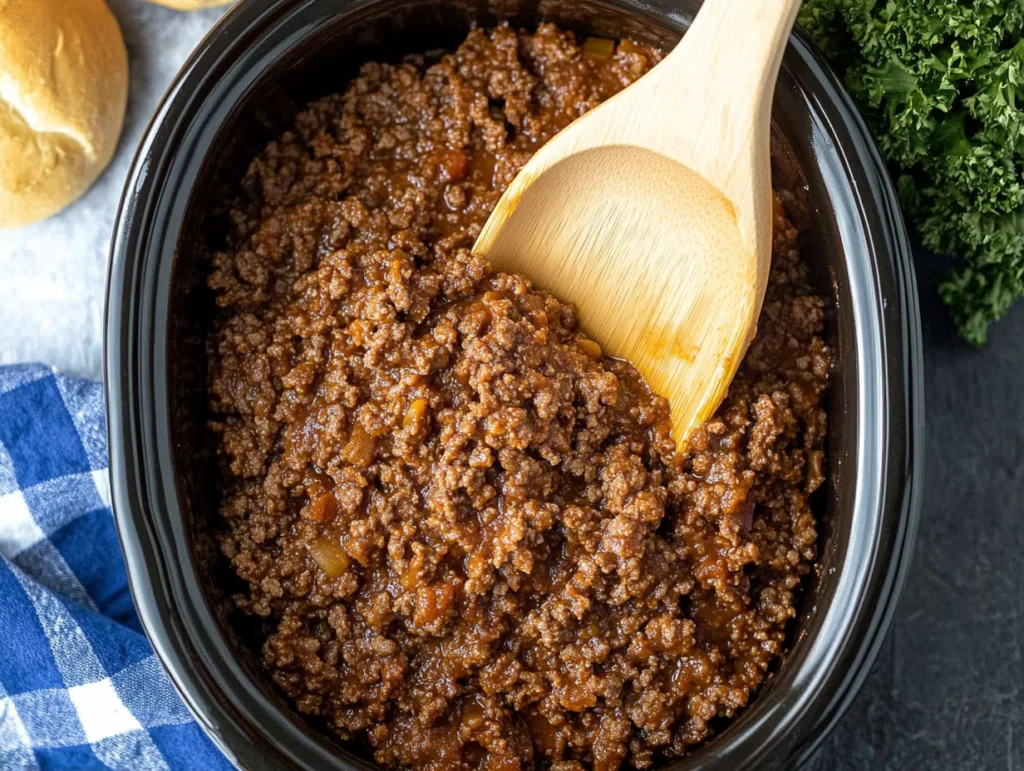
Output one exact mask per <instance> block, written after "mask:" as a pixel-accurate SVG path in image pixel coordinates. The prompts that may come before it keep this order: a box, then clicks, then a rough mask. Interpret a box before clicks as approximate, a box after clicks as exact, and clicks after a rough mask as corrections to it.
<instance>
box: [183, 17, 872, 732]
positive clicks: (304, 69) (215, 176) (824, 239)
mask: <svg viewBox="0 0 1024 771" xmlns="http://www.w3.org/2000/svg"><path fill="white" fill-rule="evenodd" d="M320 1H321V2H325V3H327V4H330V0H320ZM296 4H297V3H296ZM334 4H335V5H337V6H338V14H337V15H336V16H335V17H334V19H333V21H332V22H331V23H329V24H327V25H324V26H321V27H319V28H318V29H316V31H315V32H313V33H312V34H311V35H309V36H308V37H306V38H305V39H304V40H303V41H302V42H301V43H299V44H296V45H295V46H293V47H292V48H290V50H288V51H286V52H284V54H283V55H282V56H281V57H280V59H279V60H278V61H277V62H276V63H275V65H274V66H273V67H272V68H271V69H270V70H269V71H268V72H267V74H266V75H265V76H263V77H262V78H260V79H259V80H258V81H257V82H256V83H255V84H254V85H253V86H252V87H251V88H250V89H249V90H248V91H247V92H246V94H245V95H244V97H243V98H242V100H241V101H240V102H239V104H238V105H237V106H236V107H235V108H234V109H233V111H232V112H231V113H230V114H229V115H228V117H227V119H226V120H225V121H224V122H223V124H222V125H221V126H220V127H219V128H218V129H217V135H216V137H215V139H214V142H213V145H212V148H211V151H210V152H209V153H208V155H207V157H206V159H205V161H204V163H203V165H202V168H201V172H200V175H199V178H198V179H197V181H196V183H195V185H194V188H193V190H192V192H191V196H190V202H189V207H188V211H187V213H186V216H185V218H184V221H183V222H182V227H181V235H180V239H179V245H178V251H177V255H176V259H175V262H174V266H173V275H172V287H173V288H172V295H171V299H170V313H169V318H170V320H171V323H170V326H169V332H168V335H169V339H168V340H167V350H168V351H170V352H173V353H172V354H171V355H169V357H168V361H167V373H168V381H167V387H168V397H169V400H170V407H171V414H172V416H173V418H172V421H171V426H172V429H171V430H172V435H173V441H172V446H173V448H174V465H175V470H176V473H175V478H176V484H177V485H178V495H179V500H180V501H181V504H182V511H183V514H184V516H185V517H186V519H187V521H188V525H189V530H190V533H191V537H192V553H193V555H194V560H195V569H196V571H197V572H198V574H199V578H200V584H201V585H202V586H203V587H204V590H205V592H206V597H205V598H204V599H205V601H206V602H207V603H208V604H209V605H210V606H211V607H212V608H213V609H214V611H215V615H216V616H217V618H218V619H219V621H220V625H221V627H222V629H221V631H222V633H223V634H224V635H225V636H226V637H227V638H228V639H230V640H231V641H232V642H233V643H234V644H235V646H236V648H237V649H238V650H239V651H240V654H241V656H242V659H243V662H244V664H245V665H246V668H247V669H248V670H249V672H250V674H251V675H252V676H253V678H254V679H255V680H256V681H257V682H259V683H260V684H261V688H262V690H264V691H265V692H266V694H267V696H268V697H270V698H272V699H273V700H275V701H277V702H278V703H280V704H281V706H282V708H283V709H285V710H288V709H289V707H288V706H287V705H286V704H285V702H284V700H283V699H282V698H281V696H280V695H279V694H277V693H276V692H275V691H274V690H273V689H272V688H270V687H269V685H267V683H266V678H265V676H264V674H263V673H262V669H261V665H260V661H259V639H260V638H261V636H262V631H263V630H261V629H260V627H259V621H258V620H254V619H252V618H249V617H245V616H242V615H241V614H238V613H236V612H234V611H233V610H232V603H231V601H230V596H231V594H232V593H233V592H235V591H240V590H241V589H242V588H243V587H242V586H241V584H240V582H238V580H237V579H236V578H235V576H234V575H233V573H232V571H231V570H230V568H229V566H228V564H227V561H226V560H225V559H224V558H223V557H222V556H221V555H220V553H219V550H218V549H217V546H216V543H215V540H214V538H213V537H212V535H213V533H214V532H215V531H216V527H217V525H216V523H217V507H218V501H219V494H218V475H217V473H216V472H217V460H216V456H215V453H214V447H213V445H212V442H211V439H212V436H211V434H210V432H209V431H208V429H207V427H206V423H207V420H208V419H209V418H210V415H209V412H208V409H207V406H206V385H207V377H208V373H207V371H206V358H207V351H206V345H207V335H208V332H209V329H210V325H211V322H212V317H213V312H214V303H213V296H212V294H211V293H210V291H209V290H208V289H207V288H206V276H207V274H208V272H209V264H210V256H211V250H216V249H217V248H220V247H221V246H223V244H224V241H225V236H226V233H227V214H228V205H229V203H230V201H231V199H232V197H233V195H234V194H235V191H237V186H238V183H239V182H240V180H241V179H242V177H243V176H244V174H245V170H246V168H247V166H248V164H249V162H250V161H251V159H252V158H253V157H254V156H255V155H257V154H259V153H260V152H261V151H262V150H263V148H264V147H265V146H266V144H267V142H268V141H270V140H272V139H273V138H275V137H276V136H277V135H279V134H280V133H281V132H282V131H284V130H285V129H286V128H288V127H289V125H290V124H291V122H292V120H293V118H294V117H295V115H296V113H297V112H298V111H299V110H300V109H301V108H302V107H303V106H304V105H305V104H307V103H308V102H309V101H311V100H313V99H316V98H318V97H321V96H324V95H326V94H329V93H333V92H337V91H339V90H341V89H343V88H344V87H345V85H346V83H347V82H348V80H349V79H350V78H351V77H352V76H353V75H355V74H356V72H357V71H358V69H359V67H360V65H361V64H362V63H363V62H366V61H371V60H375V61H398V60H400V59H401V58H402V56H404V55H405V54H408V53H423V52H430V51H437V50H441V49H450V48H452V47H454V46H455V45H457V44H458V43H459V42H460V41H461V39H462V38H463V37H464V36H465V34H466V33H467V31H468V30H469V29H470V27H471V26H472V25H473V24H477V25H484V26H486V25H491V24H495V23H498V22H500V21H503V20H508V21H510V23H512V24H514V25H522V26H528V27H529V26H534V25H536V23H537V22H538V21H546V20H550V21H555V22H558V23H559V24H561V25H562V26H565V27H568V28H570V29H573V30H574V31H576V32H577V33H579V34H581V35H591V34H594V35H601V36H607V37H622V36H628V37H632V38H634V39H639V40H642V41H644V42H648V43H652V44H655V45H659V46H661V47H664V48H668V47H671V46H672V45H673V44H674V43H675V41H676V40H677V39H678V34H679V30H681V29H682V28H683V25H684V21H683V19H684V17H683V15H682V13H680V16H679V19H678V24H677V25H676V28H675V29H668V28H666V27H665V26H662V23H656V22H655V21H654V20H653V19H652V18H651V17H649V16H647V15H645V14H644V12H643V11H642V6H639V5H637V6H636V7H635V8H631V9H630V10H624V8H623V6H626V5H630V4H629V3H625V2H622V3H621V5H619V6H615V5H610V4H605V3H601V2H592V1H591V0H583V1H582V2H574V3H562V2H554V1H551V0H547V1H545V0H541V1H540V2H514V1H509V2H501V1H499V0H491V1H490V2H488V1H487V0H479V2H469V1H468V0H463V1H460V2H451V1H450V0H444V2H441V1H440V0H384V1H383V2H373V3H351V2H344V1H343V0H336V2H334ZM697 5H698V3H697V2H696V0H693V1H692V2H680V11H681V12H682V11H684V10H685V11H692V9H693V8H694V7H695V6H697ZM797 96H798V94H797V89H796V88H795V87H794V85H793V84H791V83H789V84H787V83H786V81H785V78H783V81H782V85H781V86H780V89H779V93H778V95H777V105H776V126H775V129H776V131H775V136H774V140H773V145H774V146H773V161H774V169H773V173H774V177H775V182H776V185H777V186H780V187H785V188H786V189H788V190H791V191H794V192H795V193H797V196H798V201H799V202H800V203H801V205H800V206H798V211H797V219H798V224H799V225H800V227H801V229H802V231H803V233H804V240H805V249H806V253H807V254H808V255H809V257H810V260H811V263H812V265H813V267H814V269H815V271H816V273H817V274H818V286H819V288H820V291H821V292H822V293H823V294H824V296H825V297H826V298H829V299H830V300H831V301H832V302H831V303H830V312H829V314H828V332H827V335H828V340H829V343H830V345H831V347H832V350H833V352H834V355H835V361H836V363H837V372H836V376H834V377H833V382H832V386H831V388H830V396H829V405H830V420H831V432H830V433H831V436H832V437H835V436H836V435H837V433H839V429H840V426H841V425H842V424H844V423H845V424H846V425H850V424H849V421H850V420H851V419H852V418H853V417H854V416H852V415H851V414H850V413H849V411H848V410H846V409H844V405H849V404H853V403H855V400H854V399H853V394H851V393H850V392H849V389H851V388H852V387H853V386H852V384H853V383H855V382H856V381H855V377H854V375H855V373H854V372H853V371H852V369H853V367H852V364H851V366H849V367H847V366H844V362H846V361H849V362H852V361H853V360H854V358H853V356H852V342H851V341H850V340H848V339H847V337H848V336H849V334H850V332H845V333H843V330H851V329H852V328H853V325H852V318H850V319H849V320H848V321H847V320H845V319H843V318H841V317H842V316H843V314H844V312H846V313H848V311H846V310H845V309H846V304H845V303H844V301H843V297H842V292H843V288H842V282H841V281H837V280H836V276H837V275H842V268H841V267H839V264H840V262H841V260H842V259H843V255H842V254H841V253H839V252H838V251H837V247H836V246H835V245H836V244H837V243H838V240H837V238H836V236H835V235H834V234H833V233H830V232H829V229H830V226H829V224H828V223H829V222H831V221H832V219H833V218H832V217H831V216H830V212H827V211H820V210H818V209H816V208H815V207H814V206H812V205H811V204H810V201H818V200H819V198H820V199H821V200H825V198H826V197H825V196H820V197H818V196H815V195H814V189H815V186H816V182H817V180H816V178H815V177H814V172H813V161H812V159H811V158H810V156H808V157H802V156H801V153H808V152H809V150H808V149H807V148H802V147H801V146H800V143H799V142H790V141H789V140H788V137H791V136H792V137H797V136H806V133H807V132H806V127H804V126H800V125H796V124H795V123H794V121H799V120H806V119H807V118H806V115H805V109H799V110H798V109H791V110H787V109H785V102H786V100H787V99H790V100H792V99H796V98H797ZM802 169H812V171H811V172H810V176H809V178H808V177H806V176H805V175H804V174H803V172H802ZM851 435H852V432H851ZM851 451H852V448H851V447H850V443H841V442H837V441H834V440H833V441H830V442H829V448H828V452H829V468H830V469H831V473H830V474H829V483H828V486H827V489H826V490H824V491H823V493H822V494H821V497H820V499H819V501H818V503H819V505H820V511H821V513H822V514H823V522H824V527H823V528H822V530H823V533H822V535H821V536H820V537H819V548H820V552H821V555H822V556H821V560H820V562H819V566H818V570H817V571H816V572H815V573H814V574H813V575H812V576H811V577H810V578H809V580H808V586H807V589H806V591H805V596H804V598H803V611H804V612H802V613H801V614H800V617H799V619H798V621H797V622H796V623H795V624H794V627H793V632H792V642H793V644H794V645H798V643H799V640H800V639H802V638H803V637H804V636H805V633H806V632H807V630H808V626H809V624H811V623H812V622H813V615H814V614H813V609H815V608H816V607H823V604H824V603H825V602H826V601H827V596H828V594H829V584H830V583H831V582H830V581H829V580H828V576H829V574H830V571H829V570H828V567H829V564H830V563H832V562H833V560H839V561H841V559H840V557H841V552H842V551H843V538H842V537H841V533H842V531H843V530H844V529H845V528H846V527H847V526H848V523H843V522H841V521H837V520H835V519H834V518H833V516H832V513H833V512H842V511H852V506H850V505H844V503H843V501H842V500H841V497H842V495H843V491H842V487H841V486H840V485H838V484H837V473H838V472H839V470H840V469H841V468H842V467H843V457H844V456H846V455H848V453H849V452H851ZM851 487H852V485H851ZM769 687H770V685H769ZM740 719H742V717H741V718H740Z"/></svg>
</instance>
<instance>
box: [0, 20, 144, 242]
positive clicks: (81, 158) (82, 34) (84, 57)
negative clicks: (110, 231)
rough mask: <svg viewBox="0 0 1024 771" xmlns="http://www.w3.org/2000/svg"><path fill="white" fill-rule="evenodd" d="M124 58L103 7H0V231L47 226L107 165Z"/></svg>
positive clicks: (122, 98) (123, 83) (124, 78)
mask: <svg viewBox="0 0 1024 771" xmlns="http://www.w3.org/2000/svg"><path fill="white" fill-rule="evenodd" d="M127 97H128V54H127V52H126V51H125V47H124V39H123V38H122V37H121V30H120V28H119V27H118V26H117V20H116V19H115V18H114V15H113V14H112V13H111V12H110V9H109V8H107V5H106V3H105V2H104V0H0V227H3V228H11V227H20V226H22V225H27V224H28V223H30V222H35V221H36V220H40V219H43V218H44V217H48V216H50V215H51V214H54V213H56V212H58V211H60V210H61V209H63V208H64V207H65V206H67V205H68V204H69V203H71V202H72V201H74V200H75V199H76V198H78V197H79V196H80V195H82V193H84V192H85V191H86V189H87V188H88V187H89V186H90V185H91V184H92V183H93V182H94V181H95V180H96V177H98V176H99V174H100V172H101V171H103V169H104V168H105V167H106V165H107V164H108V163H109V162H110V159H111V157H112V156H113V154H114V148H115V147H116V146H117V138H118V135H119V134H120V133H121V124H122V123H123V121H124V111H125V103H126V101H127Z"/></svg>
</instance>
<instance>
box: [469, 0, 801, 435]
mask: <svg viewBox="0 0 1024 771" xmlns="http://www.w3.org/2000/svg"><path fill="white" fill-rule="evenodd" d="M799 6H800V0H705V2H704V5H703V7H702V8H701V10H700V12H699V13H698V14H697V17H696V19H695V20H694V22H693V24H692V25H691V27H690V29H689V31H688V32H687V33H686V35H685V36H684V37H683V39H682V41H681V42H680V43H679V45H677V46H676V47H675V49H674V50H673V51H672V52H671V53H670V54H669V55H668V56H666V57H665V58H664V59H663V60H662V61H661V62H660V63H659V64H658V65H657V66H655V67H654V68H653V69H652V70H651V71H650V72H648V73H647V74H646V75H644V76H643V77H642V78H640V79H639V80H637V81H636V82H635V83H634V84H633V85H631V86H629V87H628V88H626V89H624V90H623V91H621V92H620V93H618V94H616V95H615V96H613V97H612V98H611V99H609V100H608V101H606V102H604V103H603V104H602V105H600V106H599V107H597V108H595V109H594V110H592V111H590V112H589V113H587V114H586V115H584V116H583V117H581V118H579V119H578V120H576V121H575V122H574V123H572V124H571V125H570V126H568V127H567V128H566V129H564V130H563V131H561V132H560V133H559V134H557V135H556V136H555V137H554V138H553V139H552V140H551V141H550V142H548V143H547V144H546V145H544V146H543V147H542V148H541V149H540V150H539V151H538V152H537V154H536V155H534V156H533V158H532V159H531V160H530V161H529V163H527V164H526V166H525V167H524V168H523V170H522V171H520V172H519V175H518V176H517V177H516V178H515V179H514V180H513V182H512V184H511V185H510V186H509V188H508V190H507V191H506V192H505V194H504V195H503V196H502V198H501V200H500V201H499V202H498V205H497V206H496V207H495V209H494V211H493V213H492V214H491V216H490V218H489V219H488V220H487V223H486V224H485V226H484V228H483V231H482V232H481V233H480V237H479V239H477V242H476V246H475V247H474V250H475V251H476V252H478V253H480V254H482V255H485V256H486V257H488V258H489V260H490V261H491V263H492V264H493V265H494V266H495V267H497V268H498V269H499V270H504V271H510V272H511V271H514V272H518V273H524V274H526V275H527V276H530V277H531V278H532V279H533V281H534V282H535V284H536V285H537V286H538V287H540V288H542V289H545V290H547V291H550V292H552V293H553V294H555V295H556V296H558V297H560V298H561V299H563V300H568V301H569V302H572V303H574V304H575V305H576V306H577V308H578V310H579V316H580V322H581V324H582V327H583V329H584V330H585V331H586V332H587V333H588V334H589V335H590V336H591V337H593V338H594V339H595V340H596V341H597V342H598V343H600V344H601V345H602V346H603V347H604V350H605V351H606V352H607V353H609V354H610V355H613V356H620V357H623V358H626V359H629V360H630V361H631V362H632V363H633V364H634V365H635V366H636V368H637V370H638V371H639V372H640V374H642V375H643V376H644V377H645V378H646V379H647V382H648V383H649V384H650V385H651V387H652V388H653V389H654V391H655V392H656V393H659V394H661V395H662V396H664V397H666V398H667V399H668V400H669V402H670V404H671V408H672V423H673V429H672V436H673V438H674V439H675V440H676V442H677V444H678V445H679V446H680V448H683V447H685V443H686V441H687V439H688V437H689V436H690V434H691V432H692V431H694V430H695V429H696V428H698V427H699V426H700V425H701V424H703V423H704V421H705V420H707V419H708V418H709V417H710V416H711V414H712V413H713V412H714V410H715V409H716V408H717V407H718V405H719V403H720V402H721V400H722V398H723V397H724V396H725V393H726V391H727V390H728V388H729V383H730V381H731V380H732V377H733V375H735V374H736V368H737V367H738V366H739V363H740V360H741V359H742V358H743V354H744V353H745V352H746V349H747V346H748V345H749V343H750V340H751V339H752V338H753V336H754V332H755V331H756V325H757V318H758V314H759V313H760V310H761V302H762V300H763V298H764V290H765V283H766V281H767V278H768V267H769V263H770V260H771V238H772V189H771V170H770V165H769V164H770V157H769V140H770V119H771V103H772V94H773V91H774V87H775V81H776V78H777V76H778V72H779V67H780V65H781V63H782V54H783V51H784V50H785V47H786V40H787V38H788V37H789V32H790V30H791V29H792V27H793V23H794V21H795V18H796V13H797V10H798V8H799Z"/></svg>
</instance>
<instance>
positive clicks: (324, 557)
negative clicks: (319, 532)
mask: <svg viewBox="0 0 1024 771" xmlns="http://www.w3.org/2000/svg"><path fill="white" fill-rule="evenodd" d="M309 556H310V557H312V558H313V561H314V562H316V564H317V566H318V567H319V568H320V569H321V570H322V571H324V573H326V574H327V577H328V578H337V577H338V576H340V575H341V574H342V573H344V572H345V571H346V570H348V566H349V565H350V564H351V563H352V560H351V558H350V557H349V556H348V554H347V553H346V552H345V550H344V549H342V548H341V545H340V544H338V543H336V542H335V541H332V540H331V539H330V538H326V537H322V538H317V539H316V540H315V541H313V543H311V544H310V545H309Z"/></svg>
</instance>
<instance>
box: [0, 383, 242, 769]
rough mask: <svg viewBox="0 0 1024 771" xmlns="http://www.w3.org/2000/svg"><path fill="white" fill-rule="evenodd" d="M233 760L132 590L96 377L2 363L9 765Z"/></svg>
mask: <svg viewBox="0 0 1024 771" xmlns="http://www.w3.org/2000/svg"><path fill="white" fill-rule="evenodd" d="M39 768H42V769H59V770H63V769H75V770H76V771H77V770H78V769H101V768H103V769H105V768H113V769H131V771H149V770H150V769H189V771H192V770H193V769H195V770H197V771H205V770H206V769H230V768H231V765H230V764H229V763H228V761H227V760H226V759H225V758H224V756H223V755H221V754H220V753H219V752H218V750H217V749H216V748H215V747H214V745H213V744H212V743H211V742H210V740H209V739H207V737H206V736H205V735H204V734H203V732H202V730H201V729H200V728H199V726H198V725H196V723H195V722H194V721H193V720H192V716H191V715H190V714H189V712H188V710H187V709H186V708H185V706H184V705H183V704H182V702H181V699H180V698H179V697H178V694H177V693H176V692H175V690H174V688H173V687H172V686H171V684H170V682H169V681H168V680H167V677H166V676H165V674H164V672H163V670H162V669H161V668H160V664H159V662H158V661H157V660H156V658H155V657H154V655H153V650H152V648H150V646H149V642H148V641H147V640H146V637H145V636H144V635H143V633H142V629H141V627H140V626H139V620H138V618H137V616H136V614H135V609H134V607H133V606H132V598H131V595H130V594H129V592H128V580H127V577H126V575H125V570H124V563H123V561H122V558H121V549H120V546H119V545H118V542H117V534H116V532H115V530H114V523H113V519H112V516H111V511H110V489H109V484H108V481H107V440H106V429H105V420H104V413H103V390H102V387H101V386H100V384H98V383H93V382H89V381H84V380H77V379H74V378H69V377H65V376H62V375H59V374H56V373H54V372H53V371H52V370H50V369H48V368H46V367H41V366H36V365H17V366H7V367H3V366H0V769H2V770H3V771H21V769H39Z"/></svg>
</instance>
